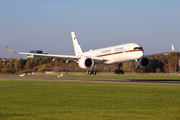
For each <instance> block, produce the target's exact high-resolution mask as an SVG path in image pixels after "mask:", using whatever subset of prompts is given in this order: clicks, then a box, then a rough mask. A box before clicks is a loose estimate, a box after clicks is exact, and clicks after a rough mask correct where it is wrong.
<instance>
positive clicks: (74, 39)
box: [71, 32, 83, 55]
mask: <svg viewBox="0 0 180 120" xmlns="http://www.w3.org/2000/svg"><path fill="white" fill-rule="evenodd" d="M71 36H72V41H73V45H74V51H75V55H79V54H81V53H83V52H82V50H81V46H80V45H79V43H78V40H77V38H76V35H75V33H74V32H71Z"/></svg>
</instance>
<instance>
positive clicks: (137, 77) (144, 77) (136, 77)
mask: <svg viewBox="0 0 180 120" xmlns="http://www.w3.org/2000/svg"><path fill="white" fill-rule="evenodd" d="M0 77H19V74H0ZM24 77H41V78H43V77H44V78H57V75H46V74H43V75H25V76H24ZM62 78H85V79H123V80H180V76H158V75H157V76H153V75H64V76H63V77H62Z"/></svg>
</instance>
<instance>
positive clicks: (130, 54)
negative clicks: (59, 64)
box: [6, 32, 174, 75]
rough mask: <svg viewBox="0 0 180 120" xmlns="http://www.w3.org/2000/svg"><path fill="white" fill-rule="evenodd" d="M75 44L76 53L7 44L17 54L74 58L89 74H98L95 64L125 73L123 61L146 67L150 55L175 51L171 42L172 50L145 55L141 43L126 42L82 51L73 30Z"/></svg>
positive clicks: (67, 59)
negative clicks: (36, 50)
mask: <svg viewBox="0 0 180 120" xmlns="http://www.w3.org/2000/svg"><path fill="white" fill-rule="evenodd" d="M71 36H72V41H73V46H74V51H75V55H55V54H36V53H25V52H14V51H11V50H10V49H9V48H8V47H7V45H6V48H7V49H8V50H9V51H10V52H12V53H17V54H26V55H38V56H47V57H53V58H63V59H66V61H67V62H68V61H69V60H74V61H76V62H77V63H78V64H79V67H81V68H83V69H90V70H88V71H87V74H89V75H91V74H94V75H96V72H97V71H94V70H93V68H94V67H95V66H102V65H103V66H104V65H114V64H117V65H118V69H117V70H115V74H124V71H123V70H120V67H121V66H122V62H128V61H135V64H136V68H145V67H148V66H149V65H150V60H149V59H148V58H147V57H148V56H154V55H159V54H167V53H170V52H172V51H174V46H173V44H171V47H172V50H171V51H168V52H162V53H156V54H151V55H145V54H144V50H143V48H142V46H141V45H139V44H137V43H126V44H121V45H116V46H112V47H106V48H101V49H96V50H90V51H87V52H82V49H81V46H80V45H79V42H78V40H77V37H76V35H75V33H74V32H71Z"/></svg>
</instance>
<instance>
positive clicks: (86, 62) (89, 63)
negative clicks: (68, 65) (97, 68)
mask: <svg viewBox="0 0 180 120" xmlns="http://www.w3.org/2000/svg"><path fill="white" fill-rule="evenodd" d="M78 63H79V67H81V68H83V69H86V68H91V67H93V66H94V61H93V60H92V59H91V58H81V59H79V62H78Z"/></svg>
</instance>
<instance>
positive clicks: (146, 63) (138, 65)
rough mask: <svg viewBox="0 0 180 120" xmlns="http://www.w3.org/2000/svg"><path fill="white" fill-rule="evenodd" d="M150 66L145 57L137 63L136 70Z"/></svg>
mask: <svg viewBox="0 0 180 120" xmlns="http://www.w3.org/2000/svg"><path fill="white" fill-rule="evenodd" d="M149 65H150V60H149V59H148V58H146V57H144V58H142V59H141V60H140V61H137V65H136V68H140V67H142V68H146V67H148V66H149Z"/></svg>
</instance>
